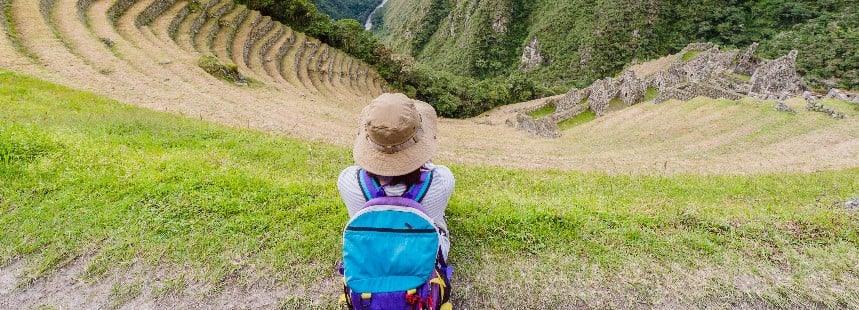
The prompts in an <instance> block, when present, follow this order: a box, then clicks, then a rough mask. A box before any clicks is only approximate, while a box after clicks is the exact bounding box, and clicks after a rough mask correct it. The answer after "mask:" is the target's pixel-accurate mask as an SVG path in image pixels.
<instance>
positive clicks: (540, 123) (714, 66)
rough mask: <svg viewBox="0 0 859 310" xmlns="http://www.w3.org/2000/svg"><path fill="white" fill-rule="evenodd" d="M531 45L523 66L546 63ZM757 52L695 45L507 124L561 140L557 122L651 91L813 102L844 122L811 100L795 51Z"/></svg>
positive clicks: (667, 95) (601, 111) (666, 95)
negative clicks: (649, 69)
mask: <svg viewBox="0 0 859 310" xmlns="http://www.w3.org/2000/svg"><path fill="white" fill-rule="evenodd" d="M529 46H533V49H534V51H533V52H532V53H523V56H522V60H523V64H525V63H539V61H542V58H541V57H539V53H536V46H537V42H536V40H532V42H531V44H529ZM755 49H757V43H755V44H752V45H751V46H749V48H748V49H747V50H746V51H745V52H743V53H740V52H739V51H736V50H733V51H725V52H722V51H720V50H719V48H718V46H716V45H715V44H712V43H692V44H689V45H688V46H686V48H684V49H683V50H682V51H681V52H680V53H679V55H690V54H687V53H693V54H691V55H695V54H694V53H697V55H695V57H693V58H692V59H688V60H686V61H684V60H683V59H682V58H678V60H676V61H675V62H674V63H673V64H671V65H670V66H669V67H668V68H666V69H664V70H661V71H657V72H655V73H653V74H651V75H648V76H644V77H638V76H636V75H635V73H634V72H633V71H625V72H623V74H622V75H621V76H620V78H618V79H616V80H615V79H612V78H610V77H607V78H604V79H600V80H597V81H595V82H594V83H593V84H591V85H590V86H589V87H587V88H584V89H572V90H570V91H569V92H568V93H567V94H566V95H564V97H563V98H561V99H560V100H558V101H557V102H550V103H547V104H554V105H555V113H553V114H552V115H549V116H546V117H542V118H540V119H536V120H535V119H533V118H531V117H530V116H528V114H527V113H522V112H520V113H517V114H516V116H515V117H514V118H511V119H510V120H508V124H510V125H511V126H514V127H516V128H517V129H520V130H525V131H528V132H530V133H532V134H535V135H538V136H541V137H559V136H560V133H558V132H557V123H558V122H561V121H564V120H566V119H569V118H570V117H573V116H576V115H578V114H580V113H582V112H584V111H587V110H590V111H592V112H594V113H595V114H596V115H597V117H601V116H604V115H605V114H607V113H608V112H609V103H610V102H612V100H614V99H619V100H621V101H623V102H624V103H625V104H626V105H627V106H631V105H633V104H637V103H640V102H642V101H644V97H645V94H646V93H647V90H648V88H652V89H654V90H656V91H657V93H658V95H657V96H656V98H655V99H654V102H655V103H661V102H664V101H667V100H670V99H677V100H684V101H685V100H690V99H692V98H695V97H698V96H704V97H710V98H725V99H730V100H738V99H740V98H743V97H752V98H756V99H762V100H767V99H769V100H777V101H779V102H778V103H779V104H778V105H777V106H776V107H775V109H777V110H783V111H793V110H790V108H789V107H787V106H786V105H784V104H783V102H781V101H783V100H785V99H788V98H791V97H803V98H806V100H807V101H808V102H809V105H808V107H807V108H806V109H807V110H810V111H818V112H823V113H827V114H829V115H830V116H832V117H835V118H844V117H845V115H843V114H840V113H838V112H836V111H834V110H832V109H829V108H828V107H825V106H823V105H822V104H820V103H819V102H818V101H817V99H819V96H815V95H809V94H810V93H809V92H808V91H807V90H808V87H806V85H805V84H804V83H803V82H802V80H801V79H800V77H799V75H798V74H797V73H796V56H797V51H795V50H794V51H791V52H790V53H789V54H787V55H785V56H782V57H780V58H778V59H775V60H772V61H767V60H765V59H761V58H757V57H755V56H754V55H753V54H754V52H755ZM526 52H528V48H527V47H526ZM526 54H527V55H526ZM526 56H527V57H526ZM535 57H536V58H535ZM535 59H536V60H535ZM526 67H527V66H526ZM520 69H521V68H520ZM827 98H836V99H839V100H845V101H849V102H855V103H857V104H859V94H853V93H848V92H843V91H839V90H832V91H830V93H829V94H828V95H827ZM536 108H541V107H536ZM794 112H795V111H794Z"/></svg>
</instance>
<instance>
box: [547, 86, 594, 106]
mask: <svg viewBox="0 0 859 310" xmlns="http://www.w3.org/2000/svg"><path fill="white" fill-rule="evenodd" d="M590 95H591V91H590V88H585V89H582V90H579V89H573V90H570V92H568V93H567V94H566V95H564V97H563V98H561V100H558V102H557V103H555V111H566V110H569V109H572V108H574V107H576V106H578V105H579V103H580V102H582V100H585V99H587V98H588V96H590Z"/></svg>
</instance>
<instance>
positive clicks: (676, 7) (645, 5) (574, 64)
mask: <svg viewBox="0 0 859 310" xmlns="http://www.w3.org/2000/svg"><path fill="white" fill-rule="evenodd" d="M386 7H387V9H386V11H385V16H384V29H380V30H379V31H378V33H379V35H380V36H382V40H383V41H384V42H385V43H386V44H388V45H389V46H391V47H393V48H395V49H396V50H397V51H399V52H402V53H409V54H411V55H413V56H414V57H415V58H416V59H417V60H418V61H419V62H422V63H426V64H428V65H429V66H432V67H434V68H441V69H444V70H448V71H450V72H453V73H456V74H461V75H467V76H472V77H478V78H487V77H493V76H497V75H505V74H511V73H513V72H516V71H524V72H527V76H528V77H529V78H531V79H535V80H536V81H538V82H539V83H541V84H543V85H544V86H558V85H563V86H565V87H569V86H577V87H582V86H585V85H587V84H589V83H590V82H592V81H593V80H595V79H599V78H602V77H605V76H611V75H614V74H616V73H617V72H618V71H619V70H620V69H621V68H623V67H624V66H626V65H627V64H629V63H630V62H636V61H644V60H647V59H652V58H656V57H658V56H661V55H665V54H669V53H674V52H677V51H679V50H680V49H682V48H683V46H685V45H686V44H687V43H690V42H695V41H711V42H714V43H717V44H720V45H723V46H734V47H739V48H744V47H745V46H748V45H749V44H751V43H752V42H760V43H761V48H760V51H761V52H762V53H763V56H767V57H774V56H776V55H779V54H784V53H786V52H787V51H789V50H790V49H800V50H802V51H803V52H802V53H801V54H800V60H799V64H800V66H801V67H800V71H802V72H807V73H810V74H812V76H811V77H810V78H809V81H810V82H811V84H812V86H816V87H820V88H825V87H835V86H838V87H842V88H856V87H859V77H857V76H856V75H857V74H856V73H855V72H856V68H857V67H859V60H857V59H859V58H857V57H859V56H857V54H856V53H857V52H856V50H859V40H857V33H859V31H857V27H859V25H857V23H859V22H857V21H856V20H859V18H857V13H856V12H857V5H856V3H855V2H852V1H846V0H836V1H827V2H817V1H783V0H758V1H746V2H732V3H729V4H724V3H722V2H715V1H706V0H698V1H692V2H683V3H675V2H670V1H658V0H634V1H608V0H602V1H582V0H537V1H514V0H482V1H478V0H420V1H406V0H391V1H390V2H389V3H388V5H386ZM823 29H827V30H823ZM428 32H429V33H428ZM816 41H818V43H817V44H814V42H816ZM819 41H823V42H822V43H821V42H819ZM526 47H529V48H530V49H531V50H533V51H534V53H531V54H530V55H527V56H528V57H527V58H528V60H529V61H530V62H531V64H532V65H531V66H530V67H531V68H528V67H529V66H523V64H522V63H521V56H523V51H524V50H525V49H526ZM829 62H837V63H838V64H835V65H827V66H824V67H823V68H818V67H817V66H819V65H820V64H821V63H829ZM824 80H826V81H824Z"/></svg>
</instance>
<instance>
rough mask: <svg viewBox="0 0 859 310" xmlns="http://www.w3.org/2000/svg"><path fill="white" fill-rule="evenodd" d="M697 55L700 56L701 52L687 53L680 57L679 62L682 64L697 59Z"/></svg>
mask: <svg viewBox="0 0 859 310" xmlns="http://www.w3.org/2000/svg"><path fill="white" fill-rule="evenodd" d="M699 54H701V51H687V52H685V53H683V55H682V56H680V60H681V61H683V62H686V61H690V60H692V59H695V57H698V55H699Z"/></svg>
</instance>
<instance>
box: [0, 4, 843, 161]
mask: <svg viewBox="0 0 859 310" xmlns="http://www.w3.org/2000/svg"><path fill="white" fill-rule="evenodd" d="M0 6H2V12H3V14H2V15H1V16H2V18H3V22H2V24H3V27H4V30H5V36H3V37H2V38H0V55H2V57H0V66H2V67H3V68H6V69H11V70H15V71H20V72H24V73H27V74H31V75H34V76H37V77H40V78H43V79H47V80H50V81H53V82H57V83H60V84H64V85H67V86H70V87H73V88H77V89H84V90H90V91H94V92H96V93H99V94H103V95H107V96H109V97H112V98H115V99H117V100H119V101H122V102H126V103H130V104H134V105H138V106H143V107H147V108H150V109H155V110H160V111H167V112H172V113H177V114H182V115H186V116H190V117H195V118H200V119H206V120H212V121H216V122H220V123H225V124H229V125H232V126H235V127H248V128H254V129H260V130H264V131H270V132H277V133H282V134H286V135H291V136H296V137H299V138H304V139H310V140H318V141H324V142H329V143H334V144H337V145H342V146H348V145H350V144H351V142H352V134H353V133H354V124H355V119H356V115H357V113H358V111H359V110H360V108H361V107H362V106H363V105H364V104H366V103H367V102H368V101H369V100H370V99H371V98H373V97H374V96H376V95H378V94H380V93H381V92H383V91H384V90H386V89H387V86H386V85H385V83H384V81H382V80H381V79H379V77H378V75H377V74H376V73H375V72H374V71H373V70H372V69H370V68H369V67H368V66H367V65H366V64H364V63H362V62H360V61H358V60H356V59H354V58H351V57H349V56H348V55H345V54H344V53H343V52H341V51H338V50H336V49H334V48H331V47H329V46H327V45H325V44H323V43H321V42H319V41H318V40H316V39H314V38H310V37H307V36H306V35H304V34H303V33H300V32H296V31H293V30H292V29H290V28H288V27H285V26H283V25H281V24H279V23H277V22H274V21H272V20H271V18H269V17H267V16H263V15H261V14H260V13H259V12H256V11H252V10H248V9H247V8H245V7H244V6H242V5H236V4H234V3H233V2H231V1H228V0H207V1H197V2H189V1H184V0H136V1H135V0H42V1H23V0H0ZM204 55H213V56H214V57H216V58H217V59H218V60H219V61H220V62H222V63H224V64H227V65H234V66H235V68H237V70H238V72H240V73H241V74H242V75H244V76H246V77H248V78H249V82H248V85H245V86H242V85H237V84H236V83H233V82H227V81H224V80H220V79H217V78H215V77H213V76H211V75H210V74H207V73H206V72H205V71H204V70H203V69H201V68H200V67H199V66H198V62H199V61H200V59H201V57H202V56H204ZM529 104H533V103H524V104H520V105H513V106H508V107H502V108H499V109H497V110H495V111H491V112H488V113H487V114H486V115H483V116H480V117H477V118H475V119H470V120H452V119H444V120H442V121H441V122H442V126H441V131H442V132H441V134H440V142H441V145H442V147H441V152H440V154H439V158H438V160H442V161H451V162H457V163H465V164H490V165H498V166H512V167H526V168H560V169H576V170H584V171H603V172H610V173H627V172H634V173H705V174H714V173H715V174H721V173H754V172H776V171H803V172H804V171H817V170H826V169H840V168H845V167H855V166H857V165H859V126H856V122H857V119H859V117H857V113H856V109H855V107H851V106H849V105H845V106H842V107H840V109H842V110H843V111H841V112H842V113H846V114H847V115H849V116H850V117H848V118H847V119H844V120H836V119H831V118H828V117H826V116H825V115H823V114H820V113H811V112H806V111H805V109H804V108H803V103H802V102H796V103H795V105H796V108H795V109H794V110H796V111H799V113H798V114H796V115H791V114H785V113H780V112H777V111H775V110H774V109H772V105H773V103H765V102H759V101H753V100H746V101H743V102H741V103H736V102H733V101H714V100H710V99H705V98H699V99H696V100H692V101H690V102H685V103H684V102H680V101H669V102H666V103H664V104H661V105H653V104H644V105H641V106H637V107H634V108H629V109H625V110H622V111H619V112H615V113H612V114H609V115H606V116H604V117H601V118H599V119H597V120H595V121H592V122H588V123H585V124H582V125H578V126H575V127H573V128H571V129H567V130H566V131H565V132H564V133H563V136H564V137H563V138H561V139H558V140H545V139H540V138H534V137H532V136H530V135H528V134H525V133H522V132H517V131H516V130H515V129H513V128H510V127H508V126H506V125H505V124H504V120H506V119H508V118H509V117H510V116H511V115H514V114H515V113H516V111H518V110H517V109H520V107H522V106H528V105H529ZM520 110H521V109H520Z"/></svg>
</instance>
